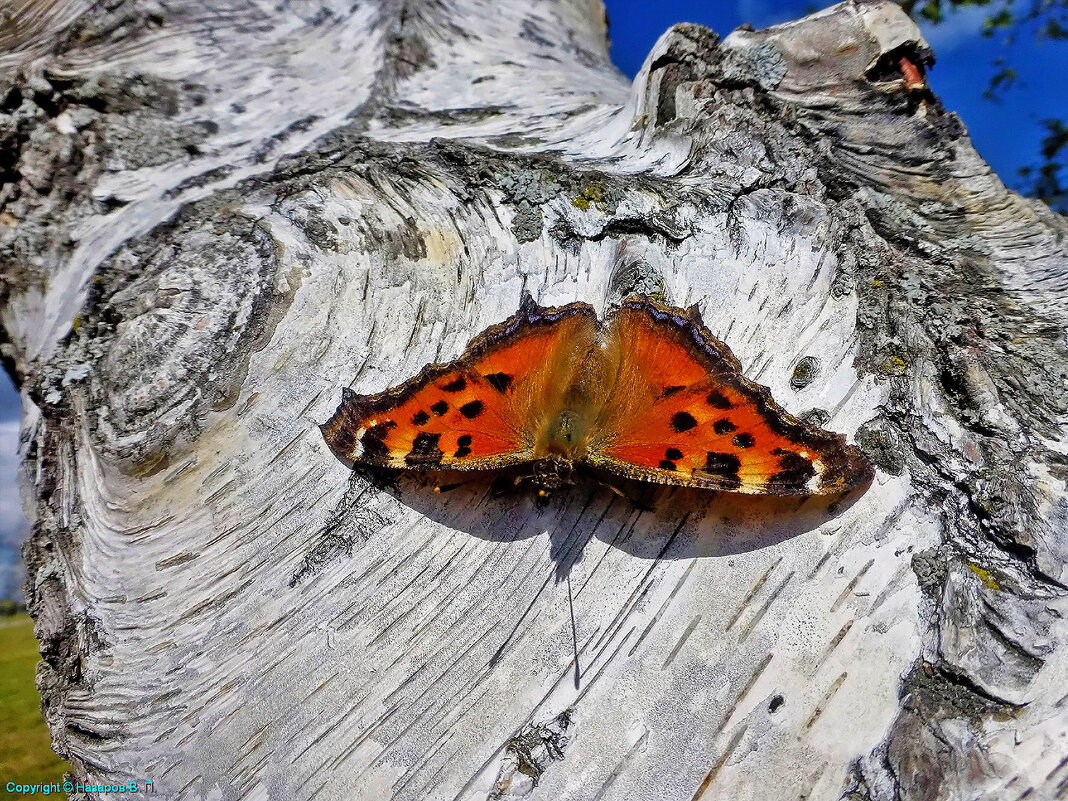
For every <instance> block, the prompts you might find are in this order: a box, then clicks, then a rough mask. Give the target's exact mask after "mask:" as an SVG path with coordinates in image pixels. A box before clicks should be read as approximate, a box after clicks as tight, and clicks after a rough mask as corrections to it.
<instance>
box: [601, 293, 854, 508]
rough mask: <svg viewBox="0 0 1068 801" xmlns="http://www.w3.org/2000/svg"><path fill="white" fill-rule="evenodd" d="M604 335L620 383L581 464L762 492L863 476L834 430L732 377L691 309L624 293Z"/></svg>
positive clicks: (725, 355)
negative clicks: (810, 422)
mask: <svg viewBox="0 0 1068 801" xmlns="http://www.w3.org/2000/svg"><path fill="white" fill-rule="evenodd" d="M609 337H610V348H617V349H618V354H619V355H618V357H617V358H619V360H620V365H619V368H618V371H617V374H618V376H619V377H620V385H619V386H618V387H617V388H616V389H615V390H614V391H613V392H612V393H611V395H610V400H609V405H608V406H607V407H606V409H605V411H604V413H603V414H602V419H603V420H604V421H605V425H604V426H602V427H601V429H600V430H599V432H598V436H597V437H596V438H595V440H594V443H593V445H592V447H591V450H590V453H589V455H588V457H587V461H588V462H589V463H590V464H592V465H594V466H596V467H599V468H602V469H607V470H610V471H612V472H615V473H618V474H620V475H623V476H626V477H629V478H636V479H641V480H645V481H653V482H658V483H662V484H678V485H687V486H696V487H705V488H709V489H721V490H730V491H734V492H746V493H754V494H767V495H813V494H829V493H833V492H841V491H844V490H846V489H849V488H850V487H852V486H856V485H857V484H859V483H861V482H862V481H864V480H866V479H867V478H870V475H871V473H870V468H868V467H867V464H866V461H865V460H864V458H863V456H862V455H861V454H860V453H859V452H858V451H856V449H855V448H852V447H850V446H848V445H846V444H845V441H844V439H843V438H842V437H841V436H840V435H836V434H831V433H829V432H827V431H823V430H822V429H819V428H816V427H814V426H810V425H807V424H805V423H804V422H802V421H800V420H798V419H797V418H794V417H792V416H790V415H789V414H787V413H786V412H785V411H784V410H783V409H782V408H781V407H779V406H778V405H777V404H775V403H774V401H772V400H771V396H770V393H769V392H768V390H767V389H766V388H764V387H761V386H760V385H758V384H755V383H754V382H751V381H749V380H748V379H746V378H744V377H743V376H741V374H740V372H739V371H738V362H737V360H736V359H735V358H734V356H733V355H732V354H731V353H730V350H729V349H728V348H727V346H726V345H724V344H723V343H722V342H719V341H718V340H716V339H715V338H714V337H712V335H711V334H710V333H709V332H708V331H707V329H705V328H704V326H702V325H701V324H700V322H699V321H698V320H697V319H696V316H695V315H693V314H690V313H685V312H682V311H681V310H678V309H671V308H669V307H664V306H661V305H660V304H657V303H655V302H654V301H650V300H647V299H641V300H632V301H628V302H627V303H626V304H624V306H623V307H622V308H621V310H620V312H619V313H618V314H617V316H616V317H615V318H614V320H613V325H612V327H611V329H610V332H609ZM667 359H671V361H666V360H667ZM698 372H700V375H698Z"/></svg>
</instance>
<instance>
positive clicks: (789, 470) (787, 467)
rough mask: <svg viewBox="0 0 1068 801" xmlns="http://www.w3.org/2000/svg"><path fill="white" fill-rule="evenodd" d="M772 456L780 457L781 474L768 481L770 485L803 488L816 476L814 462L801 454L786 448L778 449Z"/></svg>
mask: <svg viewBox="0 0 1068 801" xmlns="http://www.w3.org/2000/svg"><path fill="white" fill-rule="evenodd" d="M771 455H772V456H778V457H779V472H778V473H776V474H775V475H773V476H772V477H771V478H770V479H768V483H769V484H782V485H784V486H787V487H803V486H805V485H806V484H807V483H808V482H809V479H811V478H812V477H813V476H814V475H816V468H815V466H814V465H813V464H812V462H811V461H809V460H808V459H806V458H805V457H804V456H802V455H801V454H799V453H795V452H794V451H788V450H786V449H785V448H776V449H775V450H773V451H772V452H771Z"/></svg>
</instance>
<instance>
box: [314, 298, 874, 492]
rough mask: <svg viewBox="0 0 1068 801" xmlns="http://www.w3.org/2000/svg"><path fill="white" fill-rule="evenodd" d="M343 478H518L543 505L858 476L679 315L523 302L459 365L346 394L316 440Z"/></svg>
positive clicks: (844, 457)
mask: <svg viewBox="0 0 1068 801" xmlns="http://www.w3.org/2000/svg"><path fill="white" fill-rule="evenodd" d="M322 431H323V435H324V437H325V439H326V442H327V444H328V445H329V446H330V448H331V450H332V451H333V452H334V454H335V455H336V456H338V458H340V459H341V460H342V461H344V462H346V463H347V464H357V463H360V464H366V465H371V466H377V467H388V468H395V469H402V470H416V471H441V470H449V471H451V470H496V469H501V468H520V470H521V471H522V472H524V473H525V474H526V475H527V476H529V477H530V478H531V480H532V481H533V482H534V483H535V484H536V485H537V486H538V487H539V489H540V490H541V492H542V494H545V493H547V492H551V491H552V490H554V489H556V488H558V487H560V486H562V485H565V484H568V483H572V480H573V475H574V473H575V472H576V471H582V472H586V471H587V470H588V471H590V472H593V473H602V474H609V475H614V476H619V477H622V478H626V479H636V480H642V481H649V482H654V483H660V484H675V485H682V486H693V487H701V488H706V489H713V490H728V491H735V492H745V493H751V494H767V495H817V494H823V495H826V494H834V493H839V492H843V491H845V490H848V489H851V488H852V487H855V486H857V485H859V484H861V483H864V482H865V481H867V480H870V478H871V476H872V473H871V468H870V466H869V465H868V463H867V461H866V460H865V459H864V457H863V455H862V454H860V452H859V451H858V450H857V449H856V448H854V447H852V446H849V445H847V444H846V443H845V441H844V438H843V437H842V436H841V435H838V434H832V433H830V432H827V431H824V430H822V429H819V428H816V427H815V426H811V425H808V424H806V423H804V422H803V421H801V420H798V419H797V418H794V417H792V416H791V415H789V414H787V413H786V412H785V411H784V410H783V409H782V408H781V407H779V406H778V405H777V404H776V403H775V402H774V401H773V400H772V399H771V394H770V392H769V391H768V389H767V388H766V387H762V386H760V385H759V384H756V383H754V382H752V381H750V380H749V379H747V378H745V377H744V376H743V375H742V374H741V365H740V364H739V363H738V361H737V359H735V357H734V355H733V354H732V353H731V352H730V349H729V348H727V346H726V345H725V344H723V343H722V342H720V341H719V340H717V339H716V338H715V337H713V336H712V334H711V333H710V332H709V331H708V330H707V329H706V328H705V327H704V325H703V324H702V322H701V320H700V318H699V316H698V314H697V312H696V309H690V310H682V309H677V308H673V307H670V306H667V305H665V304H662V303H660V302H658V301H656V300H654V299H651V298H646V297H633V298H629V299H627V300H626V301H624V303H623V304H622V305H621V306H620V308H619V309H617V310H616V311H615V312H614V313H612V314H611V315H610V316H609V317H608V318H607V319H606V320H605V321H604V322H600V321H598V319H597V316H596V314H595V312H594V310H593V309H592V307H590V306H588V305H586V304H585V303H571V304H568V305H567V306H562V307H559V308H545V307H541V306H538V305H537V304H535V303H534V301H533V300H531V299H530V298H529V297H527V298H525V299H524V301H523V303H522V304H521V306H520V309H519V311H518V312H517V313H516V314H515V315H514V316H512V317H511V318H509V319H508V320H506V321H504V322H502V323H500V324H498V325H495V326H492V327H490V328H488V329H487V330H486V331H484V332H483V333H482V334H480V335H479V336H478V337H476V338H475V339H474V340H472V341H471V343H470V345H468V347H467V350H466V351H465V352H464V354H463V355H462V356H461V357H460V358H459V359H457V360H455V361H453V362H448V363H445V364H434V365H428V366H427V367H425V368H424V369H423V370H422V371H421V372H420V373H419V374H418V375H417V376H415V377H414V378H412V379H410V380H408V381H406V382H404V383H403V384H401V385H399V386H397V387H394V388H391V389H388V390H386V391H385V392H382V393H378V394H376V395H356V394H355V393H353V392H351V391H347V392H346V393H345V395H344V398H343V400H342V403H341V405H340V406H339V407H338V409H337V411H336V412H335V413H334V415H333V417H331V418H330V420H329V421H327V422H326V423H325V424H324V425H323V426H322Z"/></svg>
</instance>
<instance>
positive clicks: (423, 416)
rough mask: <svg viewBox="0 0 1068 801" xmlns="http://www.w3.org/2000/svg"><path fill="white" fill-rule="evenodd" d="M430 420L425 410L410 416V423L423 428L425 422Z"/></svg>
mask: <svg viewBox="0 0 1068 801" xmlns="http://www.w3.org/2000/svg"><path fill="white" fill-rule="evenodd" d="M429 419H430V415H429V414H427V413H426V411H425V410H423V409H420V410H419V411H418V412H416V413H415V414H413V415H412V423H413V424H414V425H417V426H425V425H426V422H427V420H429Z"/></svg>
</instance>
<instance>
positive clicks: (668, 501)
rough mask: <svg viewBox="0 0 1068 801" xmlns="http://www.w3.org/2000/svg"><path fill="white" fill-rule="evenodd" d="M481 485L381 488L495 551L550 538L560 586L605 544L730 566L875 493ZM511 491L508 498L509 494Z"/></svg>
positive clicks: (469, 481)
mask: <svg viewBox="0 0 1068 801" xmlns="http://www.w3.org/2000/svg"><path fill="white" fill-rule="evenodd" d="M504 478H505V480H504V481H501V477H498V479H497V480H496V481H494V480H492V479H491V478H487V477H484V476H482V475H477V476H474V477H472V475H471V474H466V475H463V474H461V475H459V476H457V475H455V474H452V475H448V474H441V475H438V476H436V477H434V478H428V477H425V476H419V475H416V474H411V473H405V474H401V475H399V476H395V477H393V479H392V480H390V481H388V482H379V483H378V486H379V487H380V488H381V489H383V490H384V491H386V492H388V493H389V494H390V495H392V496H393V497H394V498H396V499H397V500H398V501H399V502H401V503H403V504H404V505H406V506H408V507H409V508H411V509H413V510H415V511H417V512H419V513H420V514H422V515H423V516H425V517H427V518H429V519H431V520H434V521H435V522H437V523H439V524H440V525H443V526H447V527H448V528H451V529H454V530H459V531H464V532H466V533H468V534H470V535H471V536H474V537H478V538H479V539H483V540H490V541H495V542H516V541H519V540H526V539H529V538H531V537H539V536H543V537H547V538H548V541H549V555H550V558H551V559H552V561H553V563H554V564H555V569H556V578H557V581H563V580H564V579H565V578H566V577H567V575H568V574H569V573H570V571H571V568H572V566H573V565H574V564H575V563H576V562H577V561H578V560H579V559H580V558H581V557H582V554H583V552H584V550H585V548H586V545H587V544H588V543H589V542H590V540H592V539H594V538H596V539H599V540H601V541H603V542H605V543H607V544H608V545H609V546H611V547H614V548H618V549H620V550H622V551H624V552H625V553H628V554H631V555H632V556H635V557H638V558H640V559H649V560H663V559H671V560H673V559H692V558H716V557H726V556H731V555H735V554H740V553H746V552H749V551H754V550H758V549H761V548H767V547H769V546H772V545H776V544H778V543H781V542H784V541H786V540H788V539H791V538H793V537H797V536H800V535H802V534H805V533H807V532H810V531H814V530H816V529H818V528H819V527H820V526H822V525H824V524H826V523H827V522H829V521H831V520H833V519H834V518H835V517H837V516H838V515H840V514H841V513H842V512H843V511H844V510H846V509H847V508H849V507H850V506H852V504H854V503H855V502H856V501H857V500H858V499H859V498H860V497H861V496H862V495H863V494H864V492H865V491H866V490H867V486H863V487H859V488H857V489H855V490H853V491H851V492H849V493H847V494H845V495H841V496H833V497H820V496H815V497H775V496H760V495H742V494H738V493H727V492H710V491H708V490H697V489H690V488H685V487H661V486H657V485H649V484H643V483H641V482H626V483H625V484H622V485H620V486H617V487H615V488H610V487H608V486H605V485H603V484H600V483H598V482H596V481H592V480H591V481H583V482H579V483H577V484H575V485H573V486H570V487H566V488H564V489H563V490H561V491H559V492H558V493H557V494H555V495H554V496H553V497H552V498H550V499H549V500H548V501H547V502H545V503H538V502H537V500H536V496H535V495H534V493H533V492H531V491H530V490H529V489H527V488H522V487H520V488H515V485H514V484H512V483H511V482H509V481H508V480H507V476H505V477H504ZM502 485H503V486H511V487H512V489H511V491H502V490H501V486H502Z"/></svg>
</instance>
